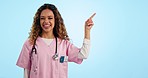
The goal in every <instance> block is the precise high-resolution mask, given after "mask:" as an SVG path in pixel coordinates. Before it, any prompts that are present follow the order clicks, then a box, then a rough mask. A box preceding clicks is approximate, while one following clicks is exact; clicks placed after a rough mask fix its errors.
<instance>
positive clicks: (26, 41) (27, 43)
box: [23, 38, 32, 48]
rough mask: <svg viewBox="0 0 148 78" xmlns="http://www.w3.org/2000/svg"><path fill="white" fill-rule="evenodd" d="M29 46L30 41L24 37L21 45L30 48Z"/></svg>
mask: <svg viewBox="0 0 148 78" xmlns="http://www.w3.org/2000/svg"><path fill="white" fill-rule="evenodd" d="M31 46H32V45H31V43H30V39H29V38H28V39H26V40H25V42H24V45H23V47H26V48H30V47H31Z"/></svg>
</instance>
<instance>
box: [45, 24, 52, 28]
mask: <svg viewBox="0 0 148 78" xmlns="http://www.w3.org/2000/svg"><path fill="white" fill-rule="evenodd" d="M43 27H44V28H45V29H48V28H49V27H51V25H49V24H46V25H43Z"/></svg>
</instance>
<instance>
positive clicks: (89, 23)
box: [78, 13, 96, 59]
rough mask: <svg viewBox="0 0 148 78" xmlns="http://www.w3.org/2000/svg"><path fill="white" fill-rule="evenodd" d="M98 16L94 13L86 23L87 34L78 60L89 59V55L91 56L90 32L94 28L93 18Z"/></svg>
mask: <svg viewBox="0 0 148 78" xmlns="http://www.w3.org/2000/svg"><path fill="white" fill-rule="evenodd" d="M95 15H96V13H94V14H93V15H92V16H91V17H90V18H89V19H88V20H87V21H86V22H85V30H84V32H85V34H84V41H83V45H82V48H81V50H80V52H79V54H78V58H80V59H87V57H88V55H89V50H90V30H91V28H92V26H93V25H94V23H93V21H92V18H93V17H94V16H95Z"/></svg>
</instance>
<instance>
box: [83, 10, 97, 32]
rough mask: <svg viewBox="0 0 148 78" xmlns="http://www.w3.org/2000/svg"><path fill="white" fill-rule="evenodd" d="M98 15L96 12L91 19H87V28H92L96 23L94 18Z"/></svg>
mask: <svg viewBox="0 0 148 78" xmlns="http://www.w3.org/2000/svg"><path fill="white" fill-rule="evenodd" d="M95 15H96V13H94V14H93V15H92V16H91V17H90V18H89V19H87V21H86V22H85V30H90V29H91V28H92V26H93V25H94V23H93V21H92V18H93V17H94V16H95Z"/></svg>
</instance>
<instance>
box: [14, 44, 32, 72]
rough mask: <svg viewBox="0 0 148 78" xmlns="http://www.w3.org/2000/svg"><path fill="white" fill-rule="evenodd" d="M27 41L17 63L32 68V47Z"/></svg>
mask: <svg viewBox="0 0 148 78" xmlns="http://www.w3.org/2000/svg"><path fill="white" fill-rule="evenodd" d="M29 47H30V46H29V44H27V42H25V43H24V45H23V47H22V50H21V53H20V55H19V58H18V60H17V63H16V65H17V66H19V67H22V68H26V69H28V70H30V65H31V64H30V48H29Z"/></svg>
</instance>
